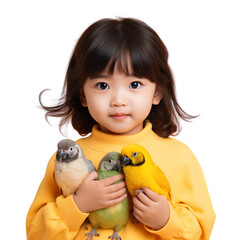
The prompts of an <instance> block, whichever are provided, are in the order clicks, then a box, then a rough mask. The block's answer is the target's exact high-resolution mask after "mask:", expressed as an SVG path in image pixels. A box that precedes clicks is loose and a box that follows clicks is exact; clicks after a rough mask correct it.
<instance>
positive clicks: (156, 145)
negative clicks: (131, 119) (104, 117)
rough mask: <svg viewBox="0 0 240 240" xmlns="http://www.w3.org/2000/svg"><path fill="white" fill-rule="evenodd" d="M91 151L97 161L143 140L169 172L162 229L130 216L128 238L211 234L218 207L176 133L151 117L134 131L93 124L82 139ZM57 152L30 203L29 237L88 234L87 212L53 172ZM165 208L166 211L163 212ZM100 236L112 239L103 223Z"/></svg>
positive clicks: (195, 237) (99, 239)
mask: <svg viewBox="0 0 240 240" xmlns="http://www.w3.org/2000/svg"><path fill="white" fill-rule="evenodd" d="M77 143H78V144H79V145H80V146H81V147H82V149H83V151H84V153H85V155H86V157H87V158H88V159H90V160H91V161H92V162H93V164H94V165H95V167H96V168H97V167H98V164H99V162H100V160H101V158H102V157H103V156H104V155H105V154H106V153H108V152H111V151H118V152H121V149H122V147H124V146H125V145H127V144H130V143H134V144H139V145H142V146H144V147H145V148H146V149H147V150H148V151H149V153H150V154H151V156H152V159H153V161H154V162H155V163H156V164H157V165H158V166H159V167H160V168H161V169H162V170H163V172H164V173H165V174H166V176H167V178H168V181H169V183H170V185H171V188H172V203H171V204H170V203H169V205H170V218H169V220H168V223H167V224H166V225H165V226H164V227H163V228H162V229H160V230H154V231H153V230H152V229H150V228H148V227H147V226H144V225H143V224H141V223H138V224H137V223H135V224H133V223H132V221H131V220H129V221H128V223H127V225H126V226H125V227H124V228H122V229H121V231H119V235H120V236H121V237H122V239H123V240H128V239H129V240H132V239H137V240H146V239H148V240H153V239H158V240H160V239H165V240H170V239H181V240H184V239H192V240H199V239H201V240H203V239H209V237H210V233H211V230H212V227H213V224H214V220H215V213H214V210H213V207H212V204H211V200H210V198H209V194H208V189H207V186H206V183H205V180H204V176H203V173H202V170H201V168H200V166H199V163H198V161H197V159H196V158H195V156H194V155H193V153H192V152H191V150H190V149H189V148H188V147H187V146H186V145H184V144H183V143H181V142H179V141H177V140H175V139H172V138H166V139H165V138H161V137H159V136H157V135H156V134H155V133H154V132H153V131H152V125H151V123H149V122H147V123H146V126H145V127H144V129H143V130H142V131H141V132H139V133H137V134H134V135H124V136H119V135H109V134H106V133H103V132H100V131H99V129H98V126H97V125H96V126H94V128H93V131H92V134H91V135H90V136H89V137H86V138H82V139H79V140H78V141H77ZM54 159H55V154H54V155H53V156H52V158H51V159H50V161H49V163H48V166H47V170H46V174H45V176H44V178H43V180H42V183H41V185H40V187H39V189H38V192H37V194H36V197H35V199H34V201H33V203H32V205H31V207H30V209H29V212H28V215H27V221H26V230H27V237H28V239H29V240H39V239H46V240H47V239H49V240H50V239H51V240H53V239H57V240H61V239H62V240H65V239H66V240H68V239H69V240H70V239H76V240H84V239H86V236H85V233H86V232H89V231H90V230H91V226H90V225H88V228H89V230H86V229H85V228H84V226H83V222H84V221H85V219H86V218H87V217H88V213H82V212H81V211H79V209H78V208H77V206H76V205H75V203H74V201H73V197H72V195H70V196H68V197H66V198H64V197H63V195H61V192H60V190H59V188H58V186H57V185H56V183H55V181H54V178H53V169H54ZM159 214H161V213H159ZM97 232H98V233H99V234H100V237H95V238H96V240H102V239H103V240H107V239H108V237H109V236H110V235H112V233H113V230H112V229H100V228H99V229H98V230H97Z"/></svg>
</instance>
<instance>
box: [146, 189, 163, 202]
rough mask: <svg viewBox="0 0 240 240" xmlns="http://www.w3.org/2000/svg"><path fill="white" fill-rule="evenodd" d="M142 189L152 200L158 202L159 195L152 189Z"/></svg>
mask: <svg viewBox="0 0 240 240" xmlns="http://www.w3.org/2000/svg"><path fill="white" fill-rule="evenodd" d="M142 190H143V192H144V193H145V194H146V195H147V196H148V198H150V199H151V200H152V201H154V202H157V201H158V200H159V195H158V194H157V193H155V192H154V191H152V190H151V189H149V188H147V187H142Z"/></svg>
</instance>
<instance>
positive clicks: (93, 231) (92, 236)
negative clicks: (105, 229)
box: [85, 228, 99, 240]
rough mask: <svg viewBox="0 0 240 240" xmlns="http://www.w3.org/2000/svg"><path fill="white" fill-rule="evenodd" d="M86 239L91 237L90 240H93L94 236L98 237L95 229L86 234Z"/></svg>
mask: <svg viewBox="0 0 240 240" xmlns="http://www.w3.org/2000/svg"><path fill="white" fill-rule="evenodd" d="M87 235H88V237H87V239H86V240H88V239H89V238H90V237H91V240H93V238H94V236H98V237H99V234H98V233H97V232H96V228H93V229H92V230H91V231H90V232H89V233H86V234H85V236H87Z"/></svg>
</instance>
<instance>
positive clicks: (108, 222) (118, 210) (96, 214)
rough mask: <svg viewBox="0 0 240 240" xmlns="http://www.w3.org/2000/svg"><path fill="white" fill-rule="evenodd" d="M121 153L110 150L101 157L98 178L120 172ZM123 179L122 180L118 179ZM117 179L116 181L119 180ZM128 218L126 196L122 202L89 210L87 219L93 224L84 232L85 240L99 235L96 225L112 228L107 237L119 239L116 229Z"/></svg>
mask: <svg viewBox="0 0 240 240" xmlns="http://www.w3.org/2000/svg"><path fill="white" fill-rule="evenodd" d="M121 158H122V156H121V154H120V153H118V152H110V153H108V154H107V155H105V156H104V157H103V159H102V160H101V162H100V164H99V168H98V179H99V180H100V179H104V178H107V177H111V176H114V175H117V174H119V173H122V168H121ZM120 181H123V180H120ZM120 181H118V182H120ZM128 218H129V200H128V197H127V198H125V199H124V200H123V201H122V202H120V203H118V204H116V205H114V206H111V207H107V208H104V209H99V210H96V211H93V212H90V214H89V216H88V219H89V221H90V223H91V224H92V226H93V229H92V230H91V231H90V232H89V233H86V235H88V237H87V240H88V239H89V238H90V237H91V240H93V238H94V236H99V234H98V233H97V232H96V229H97V228H98V227H101V228H113V229H114V233H113V235H111V236H109V238H111V239H113V240H119V239H121V238H120V237H119V235H118V231H120V230H121V228H122V227H123V226H124V225H125V224H126V223H127V221H128Z"/></svg>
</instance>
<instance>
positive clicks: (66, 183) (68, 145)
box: [54, 139, 96, 197]
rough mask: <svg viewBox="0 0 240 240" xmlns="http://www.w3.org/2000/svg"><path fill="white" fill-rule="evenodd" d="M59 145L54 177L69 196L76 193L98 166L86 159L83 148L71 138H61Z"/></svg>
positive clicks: (64, 193) (63, 191)
mask: <svg viewBox="0 0 240 240" xmlns="http://www.w3.org/2000/svg"><path fill="white" fill-rule="evenodd" d="M57 147H58V150H57V154H56V160H55V165H54V178H55V181H56V183H57V184H58V186H59V187H60V188H61V189H62V193H63V195H64V196H65V197H67V196H69V195H71V194H74V193H75V192H76V191H77V189H78V187H79V186H80V184H81V183H82V181H83V179H84V178H85V177H86V176H87V175H88V174H89V173H90V172H92V171H95V170H96V168H95V167H94V165H93V163H92V162H91V161H90V160H88V159H86V157H85V155H84V153H83V150H82V148H81V147H80V146H79V145H78V144H77V143H76V142H74V141H72V140H71V139H63V140H61V141H60V142H59V143H58V146H57Z"/></svg>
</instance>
